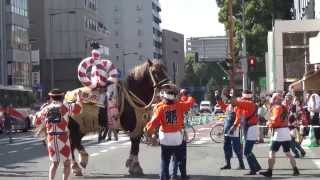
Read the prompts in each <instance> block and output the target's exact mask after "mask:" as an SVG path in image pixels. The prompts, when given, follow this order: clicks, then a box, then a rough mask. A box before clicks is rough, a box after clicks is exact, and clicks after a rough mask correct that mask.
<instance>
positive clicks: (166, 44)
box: [162, 29, 185, 85]
mask: <svg viewBox="0 0 320 180" xmlns="http://www.w3.org/2000/svg"><path fill="white" fill-rule="evenodd" d="M162 48H163V49H162V52H163V61H164V63H165V64H166V66H167V68H168V73H169V76H170V79H171V80H173V81H175V82H176V84H178V85H179V84H180V83H181V82H182V80H183V77H184V65H185V60H184V59H185V58H184V36H183V34H179V33H176V32H173V31H170V30H165V29H164V30H163V31H162ZM174 66H175V67H174Z"/></svg>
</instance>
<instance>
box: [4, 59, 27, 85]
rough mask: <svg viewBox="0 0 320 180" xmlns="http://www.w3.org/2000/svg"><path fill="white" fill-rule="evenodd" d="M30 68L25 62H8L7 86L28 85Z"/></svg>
mask: <svg viewBox="0 0 320 180" xmlns="http://www.w3.org/2000/svg"><path fill="white" fill-rule="evenodd" d="M30 71H31V66H30V64H29V63H26V62H10V63H8V84H9V85H22V86H29V85H30V80H29V77H30V75H29V74H30Z"/></svg>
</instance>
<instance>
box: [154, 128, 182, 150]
mask: <svg viewBox="0 0 320 180" xmlns="http://www.w3.org/2000/svg"><path fill="white" fill-rule="evenodd" d="M159 140H160V144H161V145H165V146H179V145H181V144H182V140H183V134H182V132H181V131H177V132H163V131H161V130H159Z"/></svg>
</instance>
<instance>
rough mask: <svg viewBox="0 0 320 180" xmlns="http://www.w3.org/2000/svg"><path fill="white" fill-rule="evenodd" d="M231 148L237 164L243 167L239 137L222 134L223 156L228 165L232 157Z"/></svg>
mask: <svg viewBox="0 0 320 180" xmlns="http://www.w3.org/2000/svg"><path fill="white" fill-rule="evenodd" d="M232 149H233V151H234V152H235V153H236V155H237V157H238V160H239V166H240V167H244V163H243V156H242V153H241V144H240V137H230V136H224V144H223V151H224V158H225V161H226V165H228V166H230V165H231V164H230V161H231V158H232Z"/></svg>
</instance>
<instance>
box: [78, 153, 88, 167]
mask: <svg viewBox="0 0 320 180" xmlns="http://www.w3.org/2000/svg"><path fill="white" fill-rule="evenodd" d="M79 156H80V157H79V159H80V165H81V167H83V168H86V167H87V165H88V160H89V154H88V153H87V152H85V151H81V152H79Z"/></svg>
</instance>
